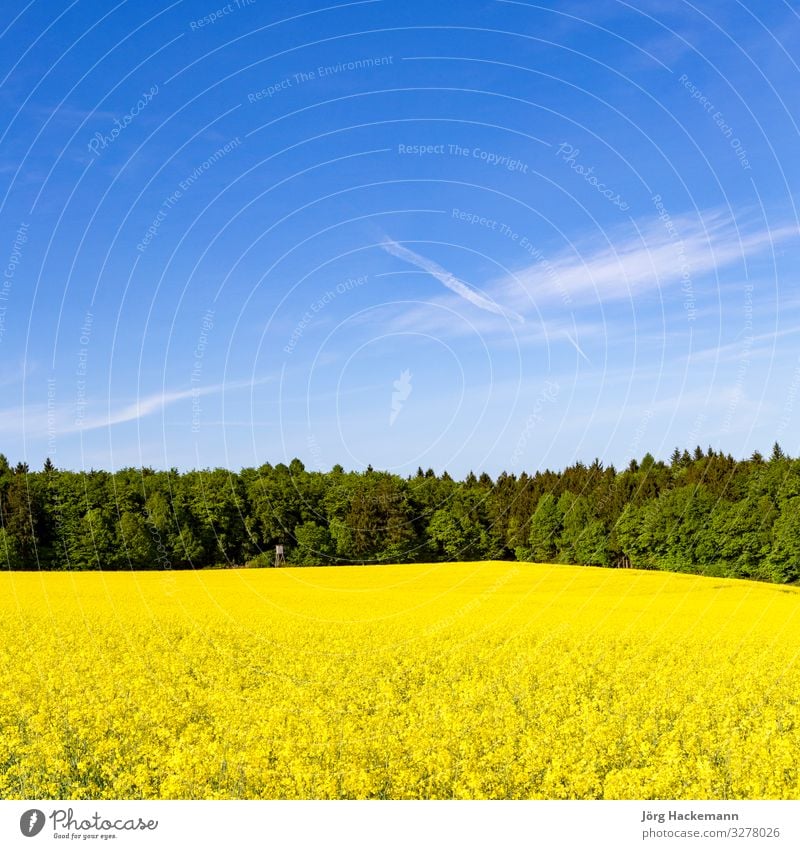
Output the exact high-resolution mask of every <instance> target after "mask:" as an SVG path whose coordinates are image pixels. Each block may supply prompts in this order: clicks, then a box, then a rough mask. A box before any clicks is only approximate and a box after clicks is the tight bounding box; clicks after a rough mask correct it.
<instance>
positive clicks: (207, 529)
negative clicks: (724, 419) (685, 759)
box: [0, 444, 800, 583]
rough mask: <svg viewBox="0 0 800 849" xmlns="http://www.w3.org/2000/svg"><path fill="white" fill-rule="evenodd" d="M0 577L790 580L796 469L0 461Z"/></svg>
mask: <svg viewBox="0 0 800 849" xmlns="http://www.w3.org/2000/svg"><path fill="white" fill-rule="evenodd" d="M0 523H1V524H0V556H1V557H2V558H3V559H4V565H5V568H6V569H11V570H16V569H24V570H31V569H45V570H74V571H83V570H101V569H103V570H121V569H126V570H131V569H190V568H194V569H199V568H208V567H233V566H249V567H265V566H271V565H272V564H273V562H274V552H275V546H276V545H283V546H284V550H285V554H286V561H287V564H288V565H296V566H305V565H335V564H368V563H376V564H378V563H410V562H421V563H425V562H435V561H451V560H464V561H469V560H514V559H516V560H520V561H533V562H544V563H570V564H579V565H594V566H608V567H617V568H620V567H632V568H638V569H661V570H668V571H678V572H692V573H697V574H705V575H714V576H723V577H741V578H752V579H756V580H762V581H772V582H777V583H791V582H794V581H797V580H798V578H800V460H798V459H792V458H791V457H789V456H787V455H786V454H785V453H784V452H783V450H782V449H781V448H780V446H779V445H777V444H775V445H774V446H773V449H772V452H771V454H770V456H769V457H768V458H767V457H764V456H762V455H761V454H760V453H758V452H756V453H754V454H753V455H752V456H751V457H749V458H748V459H744V460H735V459H734V458H733V457H732V456H730V455H729V454H723V453H720V452H716V451H714V450H712V449H711V448H709V449H707V450H706V451H703V450H702V449H701V448H700V447H697V448H696V449H695V450H694V451H693V452H691V453H690V452H689V451H687V450H684V451H680V450H678V449H676V450H675V451H674V452H673V454H672V456H671V457H670V458H669V460H668V461H666V462H664V461H661V460H656V459H655V458H654V457H653V456H652V455H651V454H646V455H645V456H644V457H643V458H642V459H641V460H639V461H637V460H632V461H631V462H630V464H629V465H628V466H627V468H625V469H624V470H617V469H615V468H614V467H613V466H611V465H609V466H604V464H603V463H602V462H600V461H599V460H594V462H592V463H591V464H590V465H586V464H584V463H581V462H577V463H575V464H574V465H572V466H569V467H567V468H565V469H563V470H562V471H550V470H544V471H537V472H535V473H532V474H527V473H524V472H523V473H522V474H520V475H514V474H506V473H502V474H500V475H499V476H498V477H497V478H496V479H495V480H493V479H492V478H491V477H490V476H489V475H488V474H481V475H480V476H479V477H476V476H475V475H474V474H472V473H470V474H468V475H467V476H466V478H465V479H464V480H461V481H457V480H454V479H453V478H451V477H450V475H448V474H447V472H443V473H441V474H435V473H434V472H433V471H432V470H430V469H428V470H427V471H423V470H422V469H421V468H420V469H418V471H417V472H416V474H415V475H412V476H409V477H400V476H398V475H395V474H390V473H388V472H382V471H376V470H374V469H372V468H371V467H368V468H367V469H366V470H365V471H363V472H354V471H349V472H348V471H345V470H344V469H343V468H342V467H341V466H339V465H337V466H334V467H333V468H332V469H331V470H330V471H327V472H319V471H308V470H307V469H306V468H305V467H304V465H303V463H302V462H301V461H300V460H297V459H295V460H292V461H291V462H290V463H289V464H288V465H287V464H285V463H278V464H276V465H274V466H273V465H270V464H265V465H263V466H260V467H259V468H246V469H242V470H240V471H239V472H233V471H228V470H226V469H219V468H217V469H206V470H193V471H187V472H179V471H178V470H177V469H171V470H169V471H157V470H153V469H149V468H141V469H136V468H126V469H121V470H119V471H115V472H113V473H112V472H107V471H94V470H92V471H84V472H75V471H68V470H62V469H58V468H56V466H55V465H54V464H53V463H52V462H51V461H50V460H49V459H48V460H47V461H46V462H45V464H44V468H43V469H42V470H41V471H31V470H30V469H29V468H28V466H27V465H26V464H25V463H18V464H17V465H16V466H11V465H9V462H8V460H7V459H6V457H5V456H4V455H0Z"/></svg>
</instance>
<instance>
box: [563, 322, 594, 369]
mask: <svg viewBox="0 0 800 849" xmlns="http://www.w3.org/2000/svg"><path fill="white" fill-rule="evenodd" d="M564 335H565V336H566V337H567V339H569V341H570V342H572V346H573V348H575V350H576V351H577V352H578V353H579V354H580V355H581V356H582V357H583V358H584V360H586V362H587V363H589V365H591V364H592V361H591V360H590V359H589V358H588V357H587V356H586V354H584V353H583V350H582V349H581V346H580V345H579V344H578V342H577V341H576V340H575V339H573V338H572V336H570V334H569V331H567V330H565V331H564Z"/></svg>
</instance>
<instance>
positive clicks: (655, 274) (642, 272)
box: [487, 210, 800, 309]
mask: <svg viewBox="0 0 800 849" xmlns="http://www.w3.org/2000/svg"><path fill="white" fill-rule="evenodd" d="M665 215H666V213H665ZM798 235H800V228H798V226H797V224H784V225H781V226H780V227H777V228H769V227H764V226H762V227H756V226H753V225H752V224H747V225H745V224H741V223H740V224H738V226H737V222H736V221H735V220H734V219H733V218H732V217H731V215H730V214H729V213H728V214H726V213H724V212H723V211H721V210H708V211H704V212H700V213H697V214H693V215H690V214H682V215H677V216H674V217H671V216H668V215H667V217H666V218H661V219H660V218H658V217H656V216H651V217H649V218H647V219H645V220H642V221H639V222H635V223H634V225H633V228H632V229H627V230H625V231H615V232H613V233H607V234H605V235H604V238H603V242H602V243H600V242H599V240H598V239H596V238H595V239H592V240H587V241H578V242H576V243H575V244H574V245H572V246H571V247H570V248H568V249H564V250H561V251H559V252H557V253H555V254H553V255H552V256H551V257H544V258H543V259H541V260H539V261H537V262H535V263H533V264H531V265H528V266H526V267H523V268H522V269H520V270H519V271H517V272H516V273H515V274H513V275H509V276H506V277H503V278H500V279H498V280H495V281H494V282H493V283H491V284H489V285H488V286H487V288H488V290H489V291H490V292H492V293H495V296H496V297H502V298H508V299H511V300H512V303H514V304H515V306H516V308H517V309H524V307H525V305H526V304H527V305H528V306H530V305H531V304H532V303H533V302H538V301H542V300H544V301H549V300H556V299H561V300H565V301H566V300H568V301H569V302H570V303H574V304H576V305H581V304H584V303H588V302H605V301H613V300H621V299H627V298H630V297H632V296H635V295H637V294H639V293H641V292H644V291H651V290H658V289H660V288H663V287H666V286H670V285H673V284H675V283H677V282H681V283H687V282H688V283H689V284H691V281H692V280H694V279H695V278H697V277H700V276H701V275H706V274H709V273H711V272H716V271H721V270H722V269H724V268H728V267H730V266H733V265H735V264H743V263H745V262H746V261H747V260H748V259H750V258H753V257H755V256H756V255H758V254H761V253H763V252H765V251H766V250H768V249H770V248H772V247H776V246H777V245H778V244H780V243H783V242H785V241H787V240H789V239H793V238H796V237H797V236H798Z"/></svg>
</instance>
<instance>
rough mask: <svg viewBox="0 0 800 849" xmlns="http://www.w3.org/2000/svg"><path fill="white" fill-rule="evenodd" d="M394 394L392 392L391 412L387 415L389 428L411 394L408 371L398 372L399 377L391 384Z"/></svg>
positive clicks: (409, 373)
mask: <svg viewBox="0 0 800 849" xmlns="http://www.w3.org/2000/svg"><path fill="white" fill-rule="evenodd" d="M392 386H393V387H394V392H392V411H391V413H390V414H389V426H390V427H391V426H392V425H393V424H394V422H395V419H396V418H397V417H398V416H399V415H400V410H402V409H403V403H404V402H405V401H407V400H408V396H409V395H410V394H411V389H412V387H411V372H410V371H409V370H408V369H405V371H401V372H400V377H399V378H398V379H397V380H395V381H394V383H392Z"/></svg>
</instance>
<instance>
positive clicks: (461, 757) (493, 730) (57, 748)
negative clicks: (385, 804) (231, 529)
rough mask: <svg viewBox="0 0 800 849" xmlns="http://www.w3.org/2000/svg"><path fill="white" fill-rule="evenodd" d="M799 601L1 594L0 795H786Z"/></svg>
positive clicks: (792, 782)
mask: <svg viewBox="0 0 800 849" xmlns="http://www.w3.org/2000/svg"><path fill="white" fill-rule="evenodd" d="M799 611H800V591H798V590H796V589H793V588H787V587H779V586H775V585H766V584H757V583H750V582H743V581H733V580H720V579H709V578H699V577H693V576H687V575H677V574H668V573H660V572H639V571H633V570H604V569H590V568H580V567H572V566H539V565H530V564H524V563H460V564H437V565H429V566H425V565H422V566H420V565H417V566H391V567H342V568H325V569H316V568H306V569H280V570H272V569H268V570H228V571H205V572H177V573H161V572H149V573H85V574H84V573H82V574H65V573H6V574H3V575H0V625H2V630H1V631H0V634H1V635H2V636H0V657H1V658H2V663H0V798H29V799H37V798H67V799H81V798H91V799H100V798H130V799H134V798H135V799H140V798H201V799H210V798H419V797H424V798H452V797H456V798H486V797H489V798H510V799H518V798H554V799H564V798H593V799H594V798H645V799H656V798H678V799H681V798H693V799H697V798H708V799H722V798H727V799H731V798H794V799H796V798H798V797H800V778H799V777H798V760H797V753H798V751H800V664H798V653H799V652H800V615H798V612H799Z"/></svg>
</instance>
